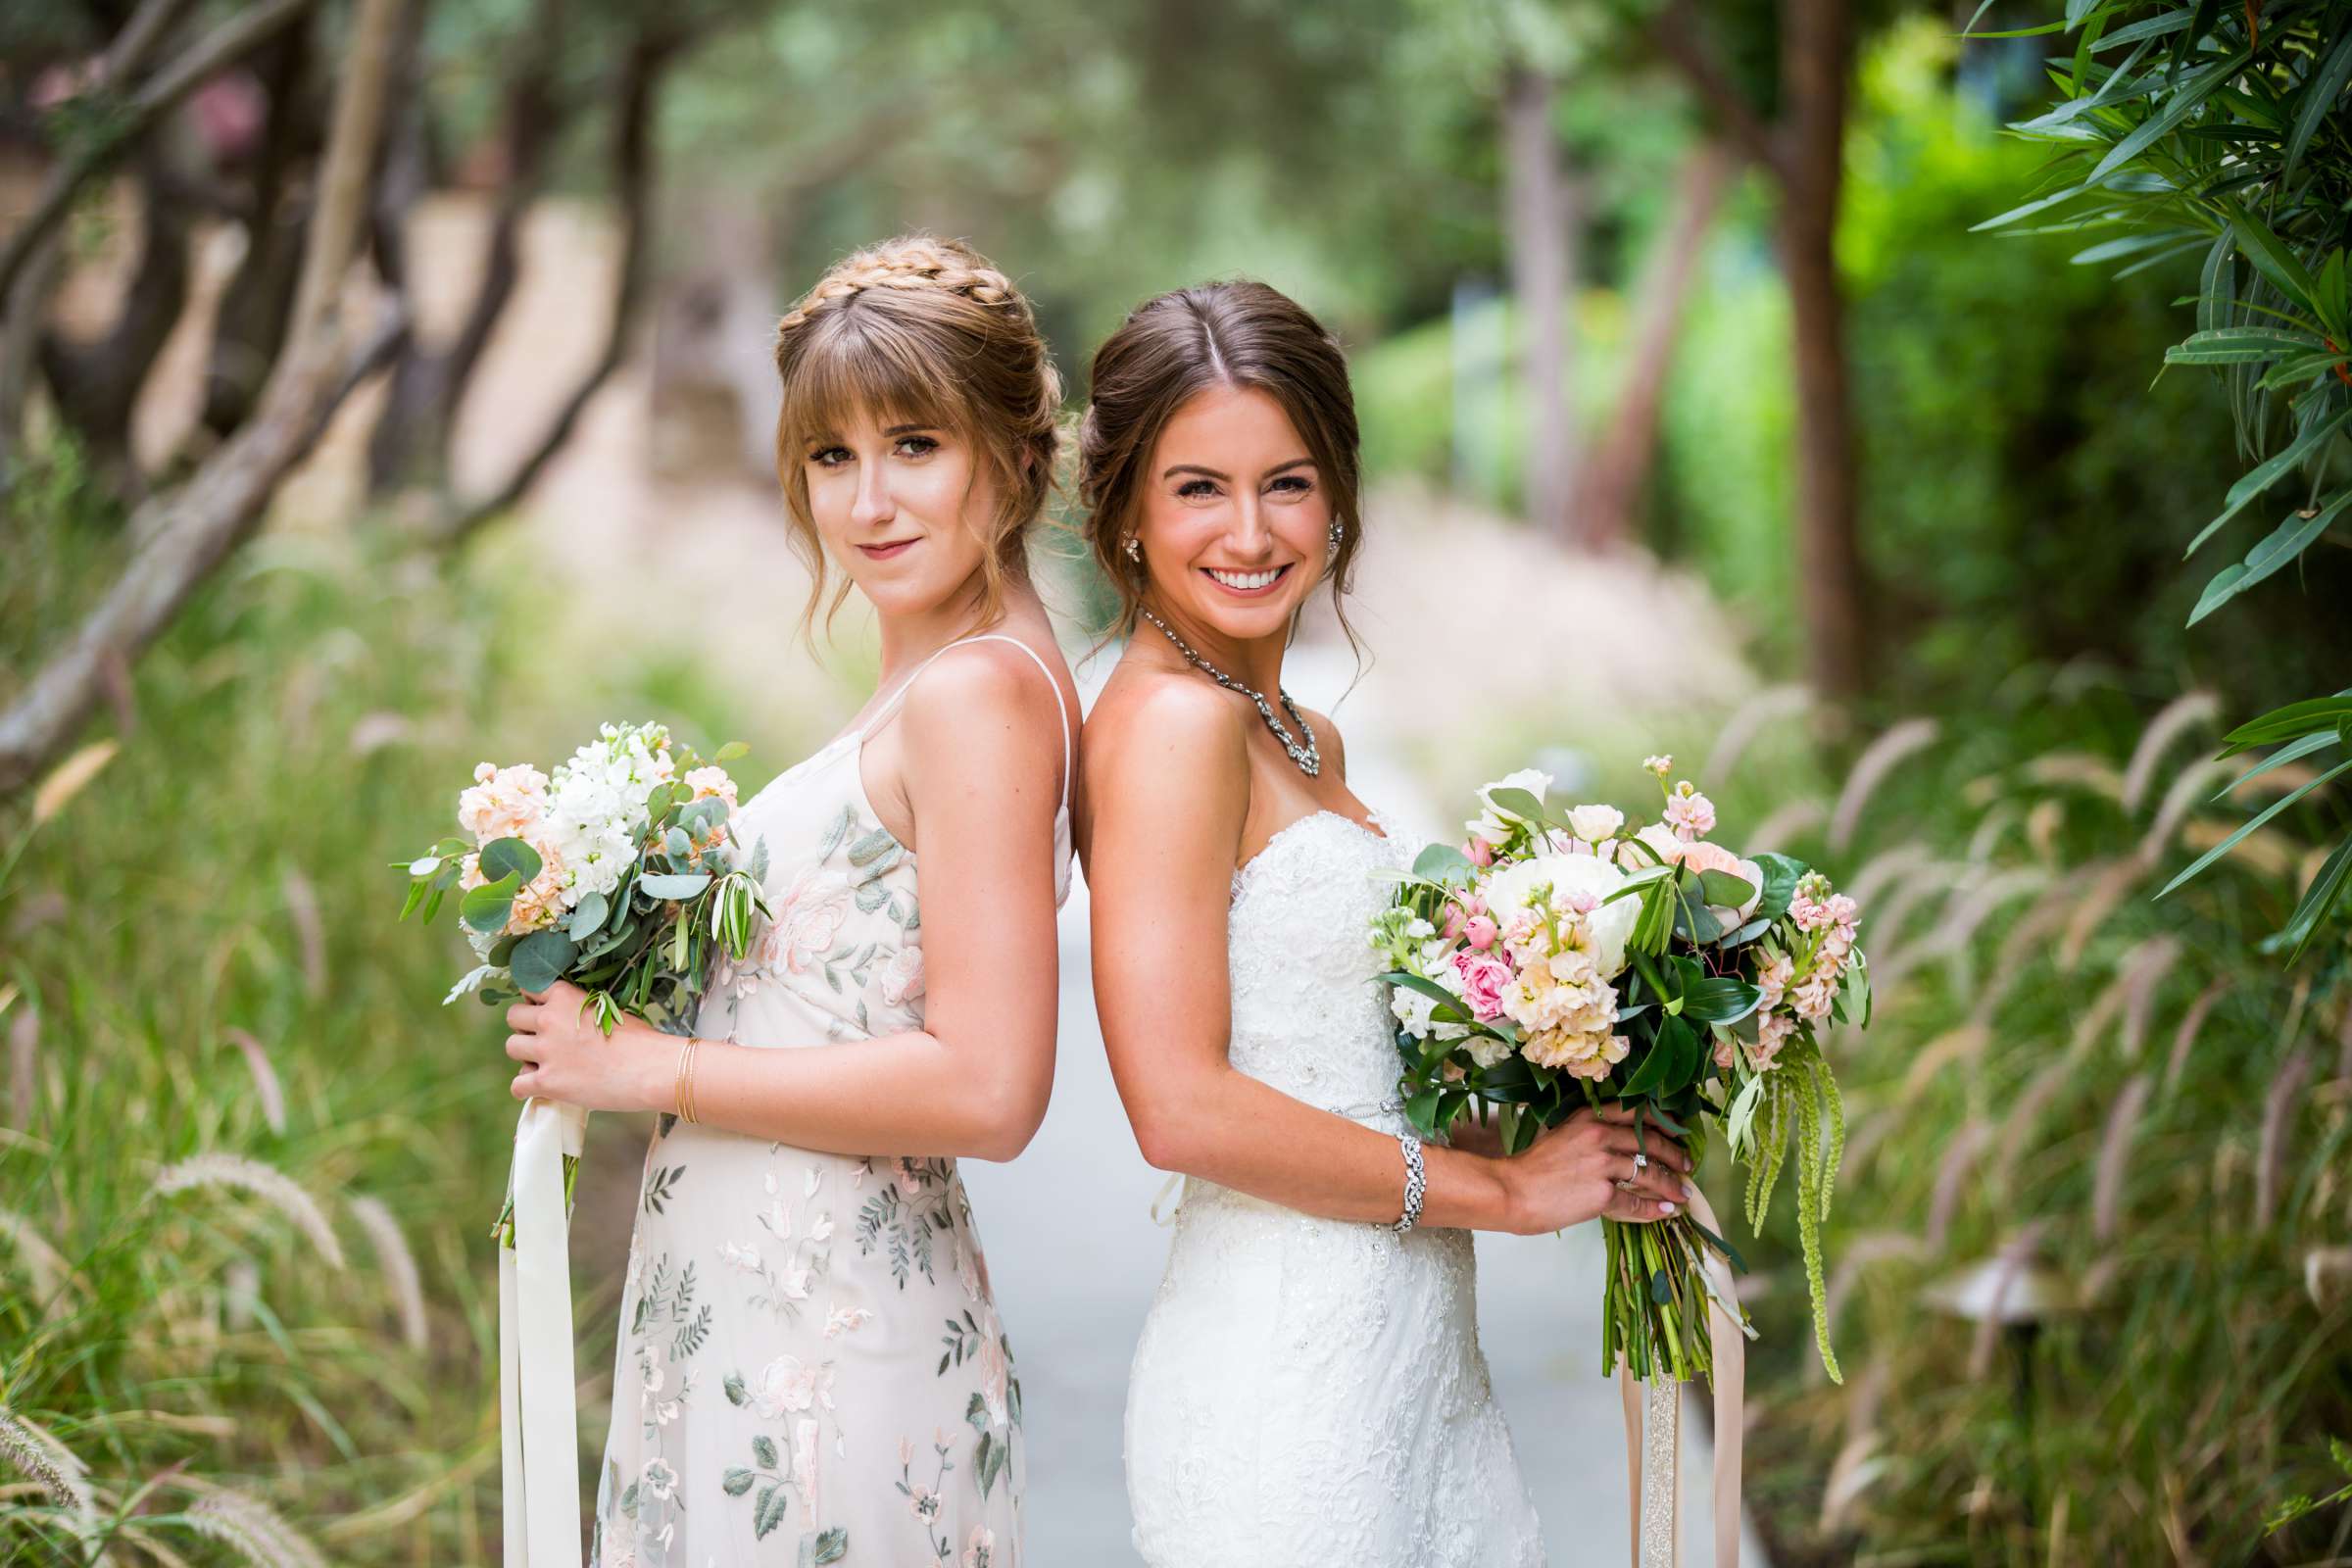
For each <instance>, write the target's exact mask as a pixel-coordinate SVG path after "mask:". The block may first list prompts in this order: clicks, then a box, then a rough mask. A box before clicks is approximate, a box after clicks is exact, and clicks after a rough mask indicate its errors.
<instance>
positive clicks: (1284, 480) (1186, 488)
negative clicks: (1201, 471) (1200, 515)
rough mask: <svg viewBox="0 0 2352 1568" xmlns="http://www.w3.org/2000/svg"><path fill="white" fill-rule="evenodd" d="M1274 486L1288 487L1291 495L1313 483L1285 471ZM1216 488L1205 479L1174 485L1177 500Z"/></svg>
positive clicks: (1300, 491)
mask: <svg viewBox="0 0 2352 1568" xmlns="http://www.w3.org/2000/svg"><path fill="white" fill-rule="evenodd" d="M1274 487H1275V488H1276V489H1277V490H1281V489H1284V488H1288V489H1289V490H1290V493H1291V494H1293V495H1304V494H1306V493H1307V492H1308V491H1309V490H1312V489H1313V488H1314V485H1313V484H1312V483H1311V482H1310V481H1309V480H1307V479H1306V478H1305V477H1304V476H1303V475H1301V474H1296V473H1286V474H1284V475H1283V476H1282V477H1281V478H1279V479H1276V480H1275V481H1274ZM1216 488H1217V487H1216V486H1215V485H1214V484H1213V483H1211V482H1210V481H1209V480H1206V479H1187V480H1186V481H1185V482H1184V483H1182V484H1180V485H1178V486H1177V487H1176V495H1177V498H1178V499H1179V500H1184V501H1191V500H1194V499H1196V498H1198V497H1200V496H1204V495H1212V494H1214V493H1215V492H1216Z"/></svg>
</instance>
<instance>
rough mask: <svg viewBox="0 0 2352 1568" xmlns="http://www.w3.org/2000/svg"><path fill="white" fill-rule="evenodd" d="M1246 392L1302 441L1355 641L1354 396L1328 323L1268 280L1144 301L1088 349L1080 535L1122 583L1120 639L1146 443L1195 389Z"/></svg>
mask: <svg viewBox="0 0 2352 1568" xmlns="http://www.w3.org/2000/svg"><path fill="white" fill-rule="evenodd" d="M1219 386H1225V387H1251V388H1255V389H1256V390H1257V391H1260V392H1263V393H1265V394H1266V395H1267V396H1268V397H1271V398H1272V399H1273V400H1274V401H1275V402H1276V403H1278V404H1280V405H1281V406H1282V412H1283V413H1284V414H1286V415H1288V416H1289V417H1290V420H1291V426H1292V428H1294V429H1296V430H1297V431H1298V432H1299V438H1300V439H1301V440H1303V441H1305V443H1306V450H1307V455H1308V456H1309V457H1311V458H1312V459H1313V460H1314V464H1315V471H1316V472H1317V474H1319V475H1320V476H1321V479H1322V483H1323V485H1324V487H1325V493H1326V494H1327V495H1328V497H1329V498H1330V501H1331V515H1332V520H1333V521H1334V522H1336V523H1337V524H1339V530H1340V550H1339V555H1338V557H1337V558H1336V559H1335V560H1333V562H1332V564H1331V571H1330V577H1331V602H1332V608H1333V609H1334V610H1335V611H1337V612H1338V613H1339V618H1340V626H1341V629H1342V630H1343V631H1346V632H1347V633H1348V642H1349V643H1350V644H1351V645H1352V644H1353V643H1354V641H1355V634H1354V631H1353V630H1352V628H1350V627H1349V626H1348V613H1347V609H1346V607H1345V606H1344V605H1343V604H1342V603H1341V600H1342V597H1343V596H1344V595H1345V594H1346V593H1347V592H1348V584H1349V582H1350V579H1351V578H1352V576H1353V572H1354V567H1355V555H1356V551H1357V549H1358V548H1359V547H1360V546H1361V545H1362V543H1363V534H1364V525H1363V515H1362V513H1361V511H1360V510H1359V503H1360V499H1361V485H1362V473H1361V468H1362V459H1361V454H1360V450H1359V448H1360V441H1359V438H1358V436H1357V434H1356V425H1355V396H1354V394H1353V393H1352V392H1351V391H1350V390H1349V389H1348V360H1347V357H1346V356H1345V355H1343V354H1342V353H1341V352H1340V345H1339V342H1338V340H1337V339H1335V338H1334V337H1333V336H1332V335H1331V334H1330V333H1329V332H1327V331H1325V330H1324V329H1323V323H1322V322H1320V321H1318V320H1316V319H1314V317H1313V316H1311V315H1309V314H1308V313H1307V311H1306V310H1305V308H1304V307H1302V306H1301V305H1299V302H1298V301H1296V300H1294V299H1292V298H1291V297H1290V296H1289V295H1287V294H1285V293H1283V292H1282V291H1281V290H1279V289H1274V288H1269V287H1268V286H1267V285H1265V284H1263V283H1257V282H1251V281H1249V280H1247V279H1237V280H1234V281H1230V282H1223V283H1201V284H1198V285H1196V286H1194V287H1192V288H1180V289H1176V290H1174V291H1173V292H1170V293H1166V294H1162V295H1160V296H1159V297H1157V298H1156V299H1150V300H1146V301H1145V302H1144V303H1143V304H1141V305H1139V306H1137V307H1136V308H1135V309H1134V310H1133V311H1132V312H1130V313H1129V314H1128V317H1127V319H1126V320H1125V321H1123V322H1121V323H1120V324H1119V328H1118V330H1117V331H1115V332H1113V333H1111V334H1110V337H1109V338H1108V339H1107V340H1106V341H1105V342H1104V343H1103V346H1102V348H1100V349H1098V350H1096V351H1095V364H1094V370H1093V384H1092V386H1091V387H1090V388H1089V393H1090V395H1089V398H1088V402H1087V407H1086V418H1085V420H1084V422H1083V423H1082V424H1081V425H1080V427H1079V432H1078V492H1079V496H1080V498H1081V499H1082V500H1084V501H1085V503H1086V507H1087V519H1086V523H1085V534H1086V539H1087V543H1088V545H1089V547H1090V548H1091V549H1092V550H1093V551H1094V557H1095V564H1097V565H1098V566H1100V567H1101V568H1102V571H1103V576H1104V577H1105V578H1107V579H1108V580H1109V581H1110V583H1111V585H1112V586H1113V587H1115V588H1116V589H1117V590H1118V595H1119V605H1120V613H1119V619H1118V623H1117V624H1116V626H1115V627H1113V632H1114V634H1116V635H1125V634H1127V633H1129V632H1132V631H1133V630H1134V629H1135V620H1136V610H1137V608H1138V607H1139V606H1140V605H1141V604H1142V603H1143V594H1144V584H1145V580H1146V578H1145V570H1144V565H1143V564H1142V563H1141V562H1136V561H1130V560H1128V559H1127V554H1126V551H1125V549H1124V546H1125V544H1126V540H1127V537H1128V535H1129V534H1131V533H1133V532H1134V531H1135V521H1136V515H1137V513H1138V511H1139V510H1140V504H1141V496H1142V493H1143V489H1144V486H1145V485H1146V484H1148V483H1149V482H1150V480H1151V474H1150V473H1149V472H1148V471H1147V470H1148V468H1149V467H1150V465H1151V462H1152V448H1153V447H1154V446H1155V445H1156V444H1157V443H1158V441H1159V432H1160V431H1161V430H1162V429H1164V428H1165V427H1166V425H1167V422H1168V420H1169V419H1170V418H1171V417H1174V415H1175V413H1176V411H1177V410H1178V409H1180V408H1182V407H1183V406H1184V405H1185V403H1186V402H1187V401H1188V400H1190V399H1191V398H1192V397H1193V396H1194V395H1195V394H1196V393H1200V392H1204V391H1206V390H1208V389H1209V388H1211V387H1219Z"/></svg>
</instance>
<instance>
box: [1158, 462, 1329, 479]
mask: <svg viewBox="0 0 2352 1568" xmlns="http://www.w3.org/2000/svg"><path fill="white" fill-rule="evenodd" d="M1314 462H1315V460H1314V459H1312V458H1293V459H1292V460H1291V461H1290V462H1288V463H1277V464H1276V465H1274V466H1272V467H1271V468H1268V469H1267V470H1266V474H1267V477H1269V478H1271V477H1272V476H1273V475H1275V474H1278V473H1282V472H1285V471H1287V470H1289V469H1291V468H1300V467H1312V466H1314ZM1180 473H1198V474H1201V475H1203V476H1204V477H1206V478H1210V479H1231V478H1232V477H1233V475H1232V474H1230V473H1220V472H1219V471H1218V470H1216V469H1215V468H1204V467H1202V466H1201V465H1200V464H1198V463H1174V464H1170V465H1169V466H1168V467H1167V471H1165V472H1164V473H1162V474H1161V475H1160V477H1161V478H1162V479H1173V478H1174V477H1175V476H1176V475H1178V474H1180Z"/></svg>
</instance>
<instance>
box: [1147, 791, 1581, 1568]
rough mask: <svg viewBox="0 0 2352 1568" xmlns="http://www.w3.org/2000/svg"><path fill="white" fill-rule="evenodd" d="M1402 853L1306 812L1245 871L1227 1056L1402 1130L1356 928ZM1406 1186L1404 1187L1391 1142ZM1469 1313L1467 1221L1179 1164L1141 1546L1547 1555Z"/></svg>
mask: <svg viewBox="0 0 2352 1568" xmlns="http://www.w3.org/2000/svg"><path fill="white" fill-rule="evenodd" d="M1376 820H1377V819H1376ZM1381 825H1382V826H1383V827H1384V828H1386V827H1387V826H1388V824H1387V823H1386V822H1385V821H1384V822H1382V823H1381ZM1391 831H1393V829H1392V830H1391ZM1403 858H1404V851H1403V847H1402V845H1400V844H1399V843H1397V842H1396V841H1395V840H1394V839H1391V838H1384V837H1382V836H1381V835H1380V834H1379V833H1375V832H1373V831H1371V830H1369V829H1367V828H1365V827H1364V826H1363V825H1362V824H1360V823H1357V822H1355V821H1353V820H1351V819H1349V818H1348V817H1345V816H1341V815H1338V814H1336V813H1334V812H1328V811H1326V812H1320V813H1318V814H1316V815H1313V816H1309V817H1305V818H1302V819H1301V820H1299V821H1297V822H1294V823H1292V824H1291V825H1290V826H1288V827H1286V828H1284V829H1283V830H1282V831H1281V832H1280V833H1278V834H1276V835H1275V837H1274V839H1273V840H1272V842H1270V843H1269V844H1267V846H1266V847H1265V849H1264V850H1263V851H1262V852H1260V853H1259V854H1258V855H1257V856H1256V857H1255V858H1252V859H1251V860H1250V863H1249V864H1248V865H1247V866H1245V867H1244V868H1243V869H1242V870H1241V872H1239V873H1238V874H1237V875H1236V876H1235V877H1234V882H1233V902H1232V907H1231V913H1230V914H1229V916H1228V930H1229V942H1230V958H1229V968H1230V971H1231V975H1232V1008H1233V1025H1232V1037H1231V1041H1232V1043H1231V1047H1230V1053H1231V1058H1232V1061H1233V1064H1234V1065H1235V1066H1236V1067H1238V1068H1239V1069H1241V1070H1242V1071H1243V1072H1246V1073H1248V1074H1250V1076H1251V1077H1253V1078H1257V1079H1260V1080H1262V1081H1264V1082H1266V1083H1268V1084H1271V1085H1273V1086H1274V1087H1275V1088H1277V1089H1280V1090H1281V1091H1282V1092H1283V1093H1285V1094H1287V1095H1291V1096H1293V1097H1295V1098H1297V1099H1299V1100H1302V1101H1304V1102H1306V1103H1308V1104H1310V1105H1316V1106H1320V1107H1322V1108H1323V1109H1326V1110H1332V1111H1337V1112H1339V1113H1341V1114H1343V1115H1347V1116H1349V1117H1351V1118H1352V1119H1354V1120H1356V1121H1360V1122H1362V1123H1363V1124H1364V1125H1366V1126H1368V1127H1376V1128H1378V1129H1380V1130H1381V1131H1383V1132H1386V1133H1390V1134H1392V1135H1394V1134H1397V1133H1401V1132H1403V1131H1405V1130H1406V1127H1407V1125H1408V1124H1407V1122H1406V1121H1405V1119H1404V1114H1403V1111H1402V1110H1401V1109H1400V1108H1397V1103H1396V1091H1397V1049H1396V1046H1395V1044H1394V1043H1393V1042H1394V1034H1393V1030H1394V1022H1393V1020H1392V1018H1391V1016H1390V1013H1389V1009H1388V1007H1387V1005H1386V1000H1385V998H1384V996H1383V994H1382V992H1381V989H1380V987H1379V986H1378V985H1377V983H1376V982H1375V981H1374V978H1373V977H1374V975H1375V974H1376V973H1377V972H1378V964H1377V962H1376V957H1377V956H1376V955H1375V954H1374V953H1373V951H1372V949H1371V947H1370V946H1369V944H1368V943H1367V942H1366V940H1365V936H1366V922H1367V921H1369V920H1370V918H1371V917H1372V916H1373V914H1375V913H1376V912H1377V911H1378V910H1379V909H1380V908H1381V907H1382V906H1383V905H1385V904H1386V903H1387V901H1388V899H1389V897H1390V895H1391V892H1392V888H1391V887H1390V885H1389V884H1387V883H1384V882H1381V881H1378V880H1376V878H1375V875H1374V873H1375V872H1376V871H1377V870H1378V869H1379V868H1380V867H1382V866H1384V865H1390V864H1396V863H1399V862H1401V860H1402V859H1403ZM1403 1187H1404V1162H1403V1160H1402V1158H1401V1157H1399V1158H1398V1160H1397V1193H1398V1201H1399V1203H1400V1204H1401V1201H1402V1197H1403ZM1477 1315H1478V1314H1477V1301H1476V1281H1475V1270H1474V1264H1473V1261H1472V1256H1471V1250H1470V1233H1469V1232H1467V1231H1460V1230H1436V1229H1428V1230H1415V1231H1413V1232H1412V1233H1410V1234H1409V1235H1407V1236H1404V1237H1402V1238H1399V1237H1398V1236H1397V1234H1396V1233H1395V1232H1394V1231H1393V1230H1391V1229H1390V1228H1389V1227H1388V1226H1386V1225H1378V1224H1362V1223H1355V1222H1350V1221H1344V1220H1330V1219H1319V1218H1316V1217H1314V1216H1313V1215H1309V1214H1302V1213H1300V1212H1299V1211H1298V1210H1296V1209H1290V1208H1284V1207H1282V1206H1280V1205H1278V1204H1275V1203H1269V1202H1265V1201H1260V1200H1258V1199H1254V1198H1250V1197H1248V1196H1246V1195H1244V1194H1241V1193H1237V1192H1233V1191H1231V1190H1229V1189H1226V1188H1222V1187H1218V1186H1215V1185H1214V1184H1212V1183H1208V1182H1203V1181H1200V1180H1192V1179H1188V1181H1187V1182H1186V1184H1185V1194H1184V1201H1183V1205H1182V1207H1181V1209H1180V1210H1179V1211H1178V1216H1177V1221H1176V1235H1175V1241H1174V1244H1173V1246H1172V1247H1171V1249H1170V1250H1169V1254H1168V1271H1167V1275H1166V1277H1165V1278H1164V1279H1163V1280H1162V1281H1161V1282H1160V1287H1159V1294H1158V1296H1157V1297H1156V1298H1155V1299H1154V1300H1153V1301H1152V1311H1151V1314H1150V1316H1149V1317H1148V1318H1147V1319H1146V1321H1145V1324H1144V1334H1143V1340H1142V1343H1141V1344H1139V1345H1138V1346H1137V1347H1136V1352H1135V1370H1134V1374H1133V1377H1132V1379H1131V1381H1130V1382H1129V1385H1128V1392H1127V1493H1128V1501H1129V1503H1130V1505H1131V1506H1132V1508H1133V1509H1134V1513H1135V1538H1134V1539H1135V1546H1136V1549H1137V1550H1138V1551H1139V1552H1140V1553H1142V1555H1143V1558H1144V1560H1145V1562H1147V1563H1149V1564H1151V1565H1152V1568H1212V1565H1213V1568H1307V1565H1310V1564H1314V1565H1320V1564H1326V1563H1333V1564H1337V1563H1345V1564H1348V1565H1349V1568H1449V1565H1468V1564H1477V1565H1481V1568H1485V1565H1490V1564H1494V1565H1511V1568H1519V1565H1526V1564H1538V1563H1541V1562H1542V1561H1543V1560H1544V1547H1543V1539H1542V1537H1541V1535H1540V1534H1539V1532H1538V1530H1537V1525H1536V1516H1535V1509H1534V1507H1533V1506H1532V1505H1531V1503H1530V1502H1529V1500H1528V1496H1527V1489H1526V1486H1525V1485H1524V1483H1523V1482H1522V1481H1521V1480H1520V1476H1519V1461H1518V1458H1517V1456H1516V1455H1515V1454H1514V1453H1513V1452H1512V1449H1511V1436H1510V1431H1509V1429H1508V1428H1507V1427H1506V1426H1505V1425H1504V1423H1503V1418H1502V1411H1501V1408H1500V1407H1499V1406H1497V1405H1496V1404H1495V1397H1494V1393H1493V1390H1492V1389H1491V1388H1490V1386H1489V1383H1488V1378H1487V1362H1486V1357H1485V1355H1483V1354H1482V1353H1481V1352H1480V1350H1479V1348H1478V1324H1477Z"/></svg>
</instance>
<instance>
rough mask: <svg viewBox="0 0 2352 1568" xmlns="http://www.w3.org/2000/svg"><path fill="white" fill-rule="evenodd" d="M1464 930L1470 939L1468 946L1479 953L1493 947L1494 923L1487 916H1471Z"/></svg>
mask: <svg viewBox="0 0 2352 1568" xmlns="http://www.w3.org/2000/svg"><path fill="white" fill-rule="evenodd" d="M1466 929H1467V932H1468V934H1469V937H1470V945H1471V946H1472V947H1474V948H1476V949H1478V950H1479V951H1480V952H1481V953H1484V952H1485V951H1486V950H1487V949H1489V948H1491V947H1493V946H1494V945H1495V922H1494V921H1493V920H1492V919H1490V918H1489V917H1488V916H1486V915H1483V914H1476V915H1472V916H1471V917H1470V923H1469V925H1468V927H1467V928H1466Z"/></svg>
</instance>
